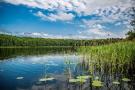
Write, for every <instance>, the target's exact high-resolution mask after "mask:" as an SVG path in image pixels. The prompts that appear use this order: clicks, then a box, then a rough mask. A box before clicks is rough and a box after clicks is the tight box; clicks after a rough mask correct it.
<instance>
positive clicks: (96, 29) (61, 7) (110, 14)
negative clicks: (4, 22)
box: [4, 0, 135, 38]
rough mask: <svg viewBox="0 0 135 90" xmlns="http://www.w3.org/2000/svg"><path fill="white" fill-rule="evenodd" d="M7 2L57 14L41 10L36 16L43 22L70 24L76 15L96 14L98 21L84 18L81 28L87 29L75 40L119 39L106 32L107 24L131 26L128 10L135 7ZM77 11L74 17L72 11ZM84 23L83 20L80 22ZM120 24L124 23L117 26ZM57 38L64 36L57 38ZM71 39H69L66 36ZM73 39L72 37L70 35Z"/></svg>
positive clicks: (108, 2) (127, 1) (121, 2)
mask: <svg viewBox="0 0 135 90" xmlns="http://www.w3.org/2000/svg"><path fill="white" fill-rule="evenodd" d="M4 1H5V2H7V3H11V4H14V5H20V4H21V5H26V6H28V7H31V8H39V9H43V10H48V11H55V12H56V13H49V14H48V15H46V14H44V13H43V12H41V11H38V12H37V13H36V14H35V15H36V16H38V17H40V18H41V19H42V20H50V21H57V20H60V21H70V20H73V19H74V18H75V17H76V16H87V15H93V14H95V15H97V16H99V17H100V18H98V19H92V20H91V19H90V20H89V19H83V20H82V23H81V25H78V26H79V27H83V28H85V29H86V30H84V31H83V32H81V33H80V34H79V35H74V36H73V38H77V37H79V38H93V37H95V38H99V37H100V38H105V37H108V35H110V37H119V35H116V34H114V33H113V32H109V31H107V30H106V27H105V26H103V25H102V24H104V23H115V24H114V25H116V26H118V25H122V24H124V25H127V27H128V26H129V22H130V20H129V17H130V16H129V12H127V11H128V8H129V7H131V6H133V5H134V3H135V2H134V0H4ZM70 11H71V12H75V13H76V14H77V15H76V16H75V15H74V14H72V13H69V12H70ZM80 21H81V20H80ZM116 22H121V23H116ZM56 37H58V38H62V37H63V36H61V35H58V36H56ZM64 37H65V38H69V36H64ZM70 37H71V36H70Z"/></svg>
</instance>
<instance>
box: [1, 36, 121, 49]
mask: <svg viewBox="0 0 135 90" xmlns="http://www.w3.org/2000/svg"><path fill="white" fill-rule="evenodd" d="M119 41H123V39H121V38H109V39H97V40H96V39H93V40H75V39H49V38H32V37H18V36H12V35H6V34H0V46H1V47H3V46H97V45H104V44H109V43H114V42H119Z"/></svg>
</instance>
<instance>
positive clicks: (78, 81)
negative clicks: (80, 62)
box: [69, 78, 86, 83]
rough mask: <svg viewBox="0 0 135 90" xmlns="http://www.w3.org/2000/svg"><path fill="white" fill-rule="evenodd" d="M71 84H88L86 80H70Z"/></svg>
mask: <svg viewBox="0 0 135 90" xmlns="http://www.w3.org/2000/svg"><path fill="white" fill-rule="evenodd" d="M69 82H70V83H85V82H86V80H85V79H80V78H79V79H78V78H77V79H69Z"/></svg>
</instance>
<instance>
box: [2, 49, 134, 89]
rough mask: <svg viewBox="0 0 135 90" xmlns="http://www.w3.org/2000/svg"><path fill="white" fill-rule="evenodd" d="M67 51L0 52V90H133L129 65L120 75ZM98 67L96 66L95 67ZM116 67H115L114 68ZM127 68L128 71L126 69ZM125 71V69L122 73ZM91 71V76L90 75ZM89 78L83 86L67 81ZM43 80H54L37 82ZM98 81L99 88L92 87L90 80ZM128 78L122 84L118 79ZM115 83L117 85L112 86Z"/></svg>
mask: <svg viewBox="0 0 135 90" xmlns="http://www.w3.org/2000/svg"><path fill="white" fill-rule="evenodd" d="M72 50H73V49H71V48H31V49H30V48H17V49H15V48H14V49H12V48H10V49H0V52H1V53H0V90H98V89H99V90H134V89H135V82H134V80H135V73H134V67H133V66H132V64H131V65H130V66H128V65H127V66H125V70H123V72H120V71H119V70H116V71H115V70H114V72H113V73H110V72H108V71H109V70H110V69H113V67H112V66H109V65H108V64H106V65H104V64H103V65H104V67H105V68H101V67H102V66H101V65H102V64H97V63H98V62H96V63H95V62H90V61H87V60H86V57H85V56H83V55H78V54H77V53H76V52H75V51H74V52H73V51H72ZM97 65H99V66H97ZM117 66H119V65H117ZM128 67H129V68H128ZM126 68H128V69H127V70H126ZM91 71H92V72H91ZM80 75H92V77H93V78H92V79H88V80H87V81H86V82H85V83H83V84H78V83H70V82H69V79H70V78H76V77H77V76H80ZM43 77H53V78H54V80H52V81H47V82H41V81H40V79H41V78H43ZM97 77H98V78H99V80H101V81H102V82H103V87H98V88H97V87H94V86H92V80H95V79H96V78H97ZM123 77H127V78H130V79H131V81H130V82H123V81H122V78H123ZM114 80H118V81H119V82H120V85H114V84H113V83H112V82H113V81H114Z"/></svg>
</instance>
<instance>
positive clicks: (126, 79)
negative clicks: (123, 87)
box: [122, 78, 131, 82]
mask: <svg viewBox="0 0 135 90" xmlns="http://www.w3.org/2000/svg"><path fill="white" fill-rule="evenodd" d="M122 81H124V82H130V81H131V80H130V79H129V78H123V79H122Z"/></svg>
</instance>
